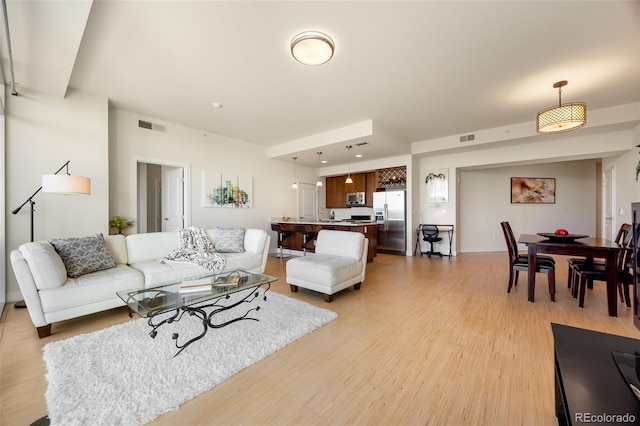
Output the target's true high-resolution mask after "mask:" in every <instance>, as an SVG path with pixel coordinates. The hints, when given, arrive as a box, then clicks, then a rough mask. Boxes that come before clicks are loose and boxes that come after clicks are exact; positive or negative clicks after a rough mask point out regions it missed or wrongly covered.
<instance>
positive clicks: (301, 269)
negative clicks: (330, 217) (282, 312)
mask: <svg viewBox="0 0 640 426" xmlns="http://www.w3.org/2000/svg"><path fill="white" fill-rule="evenodd" d="M368 248H369V240H368V239H367V238H365V237H364V234H361V233H359V232H347V231H331V230H326V229H323V230H321V231H320V232H318V237H317V239H316V247H315V253H313V254H309V255H307V256H303V257H296V258H293V259H290V260H288V261H287V265H286V270H287V283H288V284H289V285H290V288H291V291H292V292H294V293H295V292H297V291H298V287H302V288H307V289H309V290H314V291H318V292H320V293H323V294H324V300H325V301H326V302H332V301H333V295H334V294H335V293H337V292H339V291H341V290H344V289H345V288H347V287H349V286H353V288H354V289H355V290H359V289H360V286H361V284H362V282H363V281H364V276H365V271H366V268H367V250H368Z"/></svg>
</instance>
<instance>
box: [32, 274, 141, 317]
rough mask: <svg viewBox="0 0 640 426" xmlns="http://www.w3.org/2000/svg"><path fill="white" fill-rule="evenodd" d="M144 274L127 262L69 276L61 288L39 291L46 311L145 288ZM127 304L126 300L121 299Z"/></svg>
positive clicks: (88, 302)
mask: <svg viewBox="0 0 640 426" xmlns="http://www.w3.org/2000/svg"><path fill="white" fill-rule="evenodd" d="M143 288H144V278H143V276H142V274H141V273H140V272H138V271H136V270H135V269H132V268H129V267H128V266H126V265H119V266H117V267H115V268H111V269H105V270H103V271H98V272H92V273H90V274H85V275H83V276H81V277H78V278H69V279H67V280H66V282H65V283H64V285H63V286H62V287H58V288H49V289H45V290H41V291H39V292H38V294H39V296H40V303H41V305H42V310H43V311H44V312H45V313H49V312H55V311H60V310H63V309H72V308H77V307H79V306H85V305H90V304H92V303H99V302H102V301H104V300H110V299H118V296H117V295H116V292H118V291H123V290H133V289H143ZM122 304H123V305H124V302H122Z"/></svg>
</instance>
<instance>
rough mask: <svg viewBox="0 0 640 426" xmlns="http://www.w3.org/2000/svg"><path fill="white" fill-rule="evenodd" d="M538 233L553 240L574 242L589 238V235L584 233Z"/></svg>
mask: <svg viewBox="0 0 640 426" xmlns="http://www.w3.org/2000/svg"><path fill="white" fill-rule="evenodd" d="M538 235H540V236H541V237H545V238H548V239H550V240H551V241H557V242H564V243H573V242H575V241H576V240H579V239H580V238H587V237H588V235H583V234H556V233H555V232H538Z"/></svg>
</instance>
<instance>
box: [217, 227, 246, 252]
mask: <svg viewBox="0 0 640 426" xmlns="http://www.w3.org/2000/svg"><path fill="white" fill-rule="evenodd" d="M212 234H213V244H215V246H216V251H217V252H220V253H244V228H231V229H227V228H214V229H213V231H212Z"/></svg>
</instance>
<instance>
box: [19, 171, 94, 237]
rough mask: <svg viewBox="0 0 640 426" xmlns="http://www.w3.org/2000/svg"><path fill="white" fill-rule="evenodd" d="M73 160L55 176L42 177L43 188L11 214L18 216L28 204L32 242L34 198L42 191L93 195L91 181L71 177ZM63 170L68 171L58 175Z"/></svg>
mask: <svg viewBox="0 0 640 426" xmlns="http://www.w3.org/2000/svg"><path fill="white" fill-rule="evenodd" d="M70 162H71V160H69V161H67V162H66V163H64V164H63V165H62V167H60V168H59V169H58V170H57V171H56V172H55V173H54V174H52V175H43V176H42V186H40V188H38V189H36V191H35V192H34V193H33V194H31V196H30V197H29V198H27V199H26V201H25V202H24V203H22V204H21V205H20V207H18V208H16V209H14V210H13V211H12V212H11V213H12V214H18V212H19V211H20V209H22V208H23V207H24V206H25V205H26V204H27V203H29V206H30V208H31V212H30V213H31V216H30V226H31V242H33V241H34V238H33V213H34V212H35V209H34V207H33V206H34V205H35V201H33V197H35V196H36V195H37V194H38V193H39V192H40V191H42V192H44V193H51V194H71V195H90V194H91V179H89V178H86V177H81V176H71V175H70V174H69V163H70ZM62 169H66V170H65V173H62V174H58V173H60V172H61V171H62Z"/></svg>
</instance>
